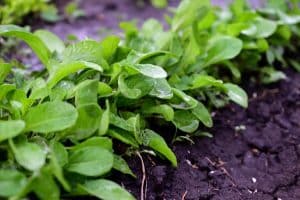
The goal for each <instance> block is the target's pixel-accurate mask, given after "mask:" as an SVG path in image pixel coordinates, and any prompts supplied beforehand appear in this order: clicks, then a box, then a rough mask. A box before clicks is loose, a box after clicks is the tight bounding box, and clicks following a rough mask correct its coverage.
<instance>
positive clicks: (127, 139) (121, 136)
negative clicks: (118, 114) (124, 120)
mask: <svg viewBox="0 0 300 200" xmlns="http://www.w3.org/2000/svg"><path fill="white" fill-rule="evenodd" d="M108 135H109V136H110V137H112V138H115V139H117V140H120V141H121V142H123V143H125V144H129V145H131V146H133V147H135V148H138V147H139V143H138V142H137V141H136V139H135V137H134V134H133V133H131V132H128V131H125V130H122V129H117V130H115V129H109V130H108Z"/></svg>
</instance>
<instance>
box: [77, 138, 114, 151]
mask: <svg viewBox="0 0 300 200" xmlns="http://www.w3.org/2000/svg"><path fill="white" fill-rule="evenodd" d="M93 146H95V147H102V148H104V149H107V150H109V151H112V149H113V148H112V141H111V139H110V138H107V137H98V136H95V137H91V138H89V139H87V140H85V141H83V142H81V143H79V144H77V145H76V146H74V148H72V150H78V149H81V148H85V147H93Z"/></svg>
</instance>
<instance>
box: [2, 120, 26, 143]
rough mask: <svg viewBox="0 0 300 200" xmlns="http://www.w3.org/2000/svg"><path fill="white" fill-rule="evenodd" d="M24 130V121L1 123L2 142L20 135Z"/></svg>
mask: <svg viewBox="0 0 300 200" xmlns="http://www.w3.org/2000/svg"><path fill="white" fill-rule="evenodd" d="M24 128H25V123H24V121H22V120H11V121H0V142H2V141H4V140H7V139H10V138H13V137H15V136H17V135H19V134H20V133H21V132H22V131H23V129H24Z"/></svg>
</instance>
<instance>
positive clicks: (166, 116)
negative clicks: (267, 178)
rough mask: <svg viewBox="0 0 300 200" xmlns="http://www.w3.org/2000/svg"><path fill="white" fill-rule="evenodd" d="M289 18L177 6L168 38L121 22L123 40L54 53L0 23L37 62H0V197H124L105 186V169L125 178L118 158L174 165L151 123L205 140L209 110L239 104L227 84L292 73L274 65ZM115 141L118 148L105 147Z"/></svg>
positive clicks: (194, 0) (40, 35) (45, 38)
mask: <svg viewBox="0 0 300 200" xmlns="http://www.w3.org/2000/svg"><path fill="white" fill-rule="evenodd" d="M299 20H300V19H299V16H298V15H290V14H287V13H286V12H284V11H282V10H278V9H275V8H274V7H270V8H269V9H264V10H258V11H254V10H251V9H249V8H248V7H247V6H246V5H245V4H244V2H243V1H241V0H238V1H235V2H234V3H233V4H232V5H231V7H230V9H227V10H220V9H219V8H215V7H213V6H211V5H210V3H209V1H208V0H204V1H203V0H184V1H182V3H181V4H180V5H179V7H178V9H177V10H176V12H175V13H174V17H173V18H172V19H170V21H169V24H170V29H169V30H164V29H163V26H162V25H161V24H160V23H159V22H158V21H155V20H148V21H147V22H145V23H144V25H143V26H142V27H141V29H139V28H137V27H136V26H135V25H134V24H133V23H130V22H125V23H121V24H120V27H121V28H122V29H123V30H124V36H125V38H123V39H122V38H119V37H117V36H108V37H106V38H104V39H103V40H102V41H101V42H98V41H95V40H89V39H87V40H83V41H80V42H77V43H73V44H70V45H65V44H64V43H63V42H62V41H61V40H60V39H59V38H58V37H57V36H55V35H53V34H52V33H50V32H48V31H45V30H38V31H35V32H34V33H32V32H30V31H28V30H26V29H24V28H21V27H18V26H14V25H3V26H0V36H3V37H17V38H19V39H21V40H23V41H24V42H25V43H27V44H28V46H30V47H31V49H32V50H33V52H34V53H35V54H36V56H37V57H38V58H39V59H40V61H41V63H42V64H43V65H44V69H42V70H41V71H40V72H38V73H36V72H32V73H28V71H26V72H24V71H21V70H20V69H17V68H16V67H15V66H14V64H13V63H10V62H1V63H0V142H1V145H0V147H1V154H2V155H3V156H2V157H1V159H0V196H1V197H4V198H10V199H22V198H23V197H26V196H28V195H35V196H37V197H38V198H39V199H42V200H44V199H45V200H48V199H53V200H56V199H61V197H64V198H65V197H66V198H68V197H73V196H86V195H92V196H95V197H97V198H100V199H104V200H115V199H124V200H127V199H128V200H130V199H134V197H133V196H132V195H131V194H130V193H129V192H127V191H126V190H125V189H124V188H123V187H121V186H120V185H118V184H117V183H114V182H112V181H111V180H109V175H110V173H112V172H113V171H114V170H116V171H120V172H122V173H124V174H127V175H129V176H132V177H135V175H134V173H133V172H132V171H131V170H130V168H129V166H128V165H127V163H126V161H125V160H124V158H123V157H122V156H123V155H126V154H127V155H128V154H132V153H134V152H136V151H139V150H142V149H146V150H147V151H146V152H149V151H151V152H152V153H153V154H156V155H157V156H159V157H161V158H163V159H166V160H168V161H169V162H170V164H171V165H173V166H174V167H176V166H177V159H176V156H175V154H174V153H173V152H172V150H171V148H170V147H169V146H168V144H167V142H166V141H165V139H164V135H165V133H163V132H155V131H154V130H153V126H159V125H161V124H164V125H167V126H174V127H175V128H176V129H177V130H179V131H180V134H187V135H193V134H195V135H209V134H207V133H206V132H205V133H202V132H201V131H199V130H201V129H202V130H203V128H204V127H207V128H210V127H212V126H213V120H212V117H211V113H210V112H211V109H212V108H214V107H221V106H224V105H226V104H227V103H228V101H229V100H231V101H233V102H235V103H237V104H239V105H240V106H242V107H245V108H246V107H247V105H248V99H247V94H246V92H245V91H244V90H243V89H242V88H241V87H239V86H238V85H237V84H234V83H239V81H241V80H242V79H243V76H245V73H246V72H249V71H251V72H253V71H254V72H257V73H258V74H259V77H260V78H261V80H262V81H263V82H266V83H269V82H273V81H276V80H279V79H281V78H284V77H285V75H284V74H283V73H282V72H280V71H278V70H276V68H274V66H273V64H274V63H275V62H281V63H282V64H287V63H292V64H293V66H295V67H296V68H297V67H298V68H299V69H300V67H299V64H298V63H297V61H295V60H294V59H292V58H291V59H284V58H283V53H284V51H285V50H286V49H288V50H289V51H291V52H293V47H292V46H291V45H289V44H288V43H289V41H290V39H291V38H292V35H297V33H299V32H297V31H298V27H297V25H296V24H297V23H298V22H299ZM294 50H295V49H294ZM264 60H265V61H266V63H264V64H265V65H263V66H261V65H260V64H261V63H263V62H262V61H264ZM223 70H225V72H227V73H225V75H226V76H224V73H223V74H222V73H221V72H223ZM155 130H157V129H155ZM174 138H176V135H175V133H174ZM117 140H118V141H119V142H121V143H123V144H124V146H125V147H127V148H126V149H127V150H126V151H121V150H120V149H114V148H113V142H114V141H117ZM116 152H118V153H116Z"/></svg>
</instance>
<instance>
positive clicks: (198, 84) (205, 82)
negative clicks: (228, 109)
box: [192, 74, 223, 89]
mask: <svg viewBox="0 0 300 200" xmlns="http://www.w3.org/2000/svg"><path fill="white" fill-rule="evenodd" d="M211 86H214V87H217V88H223V81H222V80H217V79H215V78H214V77H212V76H208V75H202V74H201V75H196V76H195V77H194V80H193V84H192V89H196V88H202V87H211Z"/></svg>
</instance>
